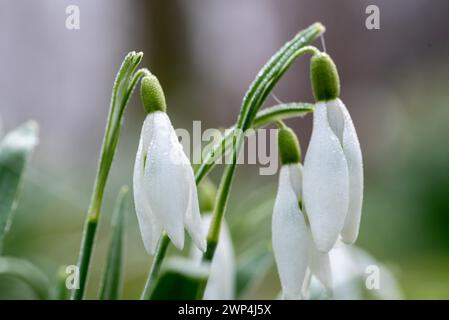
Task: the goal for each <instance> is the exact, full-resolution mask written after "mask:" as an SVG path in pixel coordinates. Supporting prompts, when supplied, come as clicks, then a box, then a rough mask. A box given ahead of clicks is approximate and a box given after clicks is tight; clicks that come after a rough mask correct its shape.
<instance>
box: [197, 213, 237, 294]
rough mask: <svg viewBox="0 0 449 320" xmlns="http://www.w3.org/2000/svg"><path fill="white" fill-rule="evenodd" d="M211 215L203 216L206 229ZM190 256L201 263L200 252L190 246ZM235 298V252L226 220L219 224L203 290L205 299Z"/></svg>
mask: <svg viewBox="0 0 449 320" xmlns="http://www.w3.org/2000/svg"><path fill="white" fill-rule="evenodd" d="M211 218H212V215H211V214H208V215H205V216H204V217H203V221H202V225H203V228H204V229H208V228H209V226H210V223H211V220H212V219H211ZM191 255H192V257H193V259H194V260H196V261H197V262H199V263H201V259H202V254H201V252H200V250H198V248H197V247H192V253H191ZM234 298H235V254H234V247H233V245H232V239H231V235H230V232H229V228H228V225H227V223H226V221H224V220H223V224H222V226H221V231H220V237H219V242H218V245H217V249H216V250H215V255H214V258H213V260H212V264H211V268H210V276H209V279H208V281H207V286H206V289H205V291H204V296H203V299H205V300H231V299H234Z"/></svg>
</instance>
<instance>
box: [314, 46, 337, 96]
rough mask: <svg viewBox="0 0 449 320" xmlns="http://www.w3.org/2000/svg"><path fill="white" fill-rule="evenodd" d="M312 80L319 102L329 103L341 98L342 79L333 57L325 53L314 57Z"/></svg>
mask: <svg viewBox="0 0 449 320" xmlns="http://www.w3.org/2000/svg"><path fill="white" fill-rule="evenodd" d="M310 80H311V82H312V90H313V96H314V97H315V100H316V101H317V102H318V101H329V100H333V99H336V98H338V97H339V96H340V78H339V76H338V71H337V67H336V66H335V63H334V61H332V59H331V57H330V56H329V55H328V54H327V53H324V52H320V53H317V54H315V55H313V57H312V59H311V61H310Z"/></svg>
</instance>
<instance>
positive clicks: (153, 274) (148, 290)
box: [140, 232, 170, 300]
mask: <svg viewBox="0 0 449 320" xmlns="http://www.w3.org/2000/svg"><path fill="white" fill-rule="evenodd" d="M169 244H170V238H169V237H168V236H167V233H165V232H164V233H163V234H162V237H161V239H160V240H159V244H158V247H157V249H156V255H155V256H154V258H153V262H152V263H151V269H150V273H149V275H148V279H147V282H146V284H145V288H144V289H143V293H142V297H141V298H140V299H141V300H149V299H150V298H151V294H152V293H153V290H154V286H155V285H156V279H157V277H158V275H159V270H160V269H161V265H162V261H163V260H164V258H165V254H166V252H167V249H168V245H169Z"/></svg>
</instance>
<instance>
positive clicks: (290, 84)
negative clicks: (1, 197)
mask: <svg viewBox="0 0 449 320" xmlns="http://www.w3.org/2000/svg"><path fill="white" fill-rule="evenodd" d="M69 4H76V5H78V6H79V8H80V14H81V15H80V19H81V28H80V30H76V31H70V30H67V29H66V28H65V25H64V22H65V18H66V15H65V8H66V6H67V5H69ZM369 4H376V5H378V6H379V8H380V30H367V29H366V28H365V19H366V17H367V14H365V8H366V7H367V5H369ZM448 12H449V3H448V2H447V1H444V0H435V1H432V2H431V3H429V2H428V1H424V0H419V1H413V2H411V1H406V0H398V1H378V0H373V1H349V0H344V1H338V2H337V1H332V2H331V1H321V0H320V1H312V0H305V1H293V0H287V1H282V3H281V2H279V1H275V0H261V1H260V0H250V1H244V2H242V1H237V0H232V1H224V0H221V1H204V0H203V1H201V0H194V1H181V0H174V1H154V0H153V1H127V2H125V1H118V0H114V1H106V0H102V1H100V0H97V1H94V2H91V1H77V0H74V1H58V2H54V1H50V0H43V1H20V2H18V1H12V0H6V1H2V2H1V3H0V40H1V41H0V70H2V72H1V73H0V97H1V99H0V116H1V117H2V118H3V123H4V129H5V131H6V130H10V129H12V128H14V127H15V126H17V125H18V124H19V123H21V122H23V121H25V120H28V119H35V120H37V121H38V122H39V124H40V125H41V135H40V145H39V146H38V148H37V149H36V152H35V153H34V155H33V158H32V161H31V164H30V167H29V168H28V171H27V173H26V178H25V183H24V188H23V192H22V194H21V197H20V203H19V206H18V209H17V212H16V217H15V220H14V223H13V225H12V229H11V231H10V233H9V235H8V236H7V239H6V243H5V247H4V254H5V255H12V256H16V257H21V258H25V259H29V260H30V261H32V262H33V263H35V264H36V265H37V266H39V267H41V268H42V269H43V270H45V272H46V273H47V274H48V276H49V277H50V278H54V277H56V272H57V269H58V267H59V266H60V265H62V264H75V263H76V259H77V253H78V249H79V244H80V240H81V230H82V226H83V221H84V218H85V213H86V209H87V205H88V202H89V197H90V191H91V188H92V184H93V180H94V175H95V171H96V166H97V160H98V156H99V149H100V145H101V140H102V135H103V130H104V126H105V123H106V115H107V112H108V107H109V98H110V92H111V88H112V82H113V79H114V76H115V73H116V71H117V69H118V67H119V65H120V63H121V61H122V59H123V57H124V56H125V54H126V53H127V52H128V51H131V50H142V51H144V53H145V57H144V60H143V65H144V66H147V67H148V68H149V69H150V70H151V71H152V72H154V73H155V74H156V75H157V76H158V77H159V79H160V81H161V83H162V86H163V87H164V90H165V93H166V96H167V101H168V108H169V109H168V110H169V111H168V112H169V114H170V117H171V118H172V122H173V124H174V126H175V127H178V128H181V127H182V128H186V129H187V130H189V131H191V128H192V121H193V120H201V121H202V128H203V129H205V128H210V127H225V126H229V125H231V124H232V123H233V122H234V121H235V119H236V117H237V114H238V111H239V108H240V102H241V99H242V97H243V94H244V93H245V91H246V89H247V88H248V86H249V84H250V82H251V81H252V79H253V78H254V77H255V75H256V73H257V71H258V70H259V69H260V68H261V67H262V66H263V64H264V63H265V61H266V60H267V59H268V58H269V57H270V56H271V55H272V54H273V53H274V52H275V51H276V50H277V49H278V48H279V47H280V46H281V45H282V44H283V43H284V42H285V41H287V40H288V39H290V38H291V37H292V36H293V35H294V34H295V33H296V32H297V31H298V30H300V29H302V28H304V27H306V26H308V25H309V24H311V23H312V22H314V21H321V22H322V23H323V24H324V25H325V26H326V28H327V32H326V34H325V41H326V47H327V51H328V53H329V54H331V55H332V57H333V58H334V60H335V62H336V64H337V66H338V68H339V71H340V77H341V81H342V99H343V101H345V103H346V105H347V107H348V108H349V110H350V112H351V115H352V117H353V121H354V123H355V126H356V129H357V131H358V134H359V139H360V142H361V146H362V151H363V155H364V165H365V190H366V191H365V201H364V209H363V217H362V224H361V231H360V237H359V240H358V243H357V244H358V245H359V246H360V247H362V248H364V249H366V250H367V251H369V252H370V253H371V254H372V255H373V256H375V257H376V258H378V259H379V260H380V261H382V262H383V263H385V264H386V265H388V266H389V267H390V268H391V270H393V272H394V274H395V275H396V276H397V279H398V281H399V283H400V285H401V287H402V289H403V293H404V297H405V298H409V299H411V298H418V299H421V298H422V299H428V298H446V299H447V298H449V272H448V270H449V197H448V196H447V192H448V190H449V148H448V143H447V137H448V136H449V126H448V120H449V90H448V89H449V88H448V83H449V81H448V80H449V77H448V76H449V61H448V57H449V43H448V41H447V30H449V20H448V19H447V13H448ZM316 45H317V46H318V47H321V44H320V43H319V42H317V43H316ZM274 92H275V94H276V96H277V97H279V98H280V99H281V100H282V101H285V102H289V101H313V99H312V95H311V90H310V85H309V80H308V58H301V59H300V61H298V62H297V63H295V65H294V66H293V67H292V68H291V70H290V71H289V72H288V73H287V75H286V76H285V78H284V79H283V80H282V81H281V82H280V84H279V85H278V86H277V87H276V88H275V90H274ZM272 104H275V101H274V100H272V99H269V101H267V106H269V105H272ZM143 118H144V113H143V110H142V108H141V106H140V105H139V101H138V99H136V97H134V98H133V100H132V103H131V105H130V106H129V107H128V110H127V115H126V121H125V123H124V128H123V131H122V138H121V142H120V145H119V149H118V152H117V155H116V158H115V162H114V164H113V167H112V172H111V176H110V179H109V181H108V186H107V189H106V192H107V194H106V197H105V202H104V206H103V216H102V223H101V226H100V230H99V241H98V246H97V248H96V250H95V255H94V259H93V271H94V272H93V276H92V277H91V279H90V280H91V281H90V285H89V290H88V296H89V297H91V298H94V297H96V294H97V285H98V281H99V278H100V275H101V270H102V268H103V265H104V261H105V253H106V252H105V249H106V246H107V244H108V241H107V240H108V231H109V221H110V218H111V212H112V208H113V203H114V198H115V196H116V194H117V192H118V190H119V188H120V186H121V185H122V184H131V177H132V168H133V165H134V157H135V152H136V148H137V143H138V136H139V134H140V127H141V124H142V121H143ZM311 120H312V117H311V116H308V117H306V118H304V119H294V120H290V121H288V124H289V125H290V126H292V127H293V128H294V129H295V131H296V132H297V133H298V135H299V137H300V139H301V144H302V149H303V150H304V151H305V150H306V148H307V141H308V139H309V137H310V132H311ZM221 170H222V168H220V167H218V168H217V169H216V170H215V171H214V172H213V174H212V175H211V177H212V179H213V180H214V181H215V182H218V181H219V177H220V175H219V174H220V172H221ZM276 185H277V176H276V175H274V176H260V175H259V174H258V166H257V165H245V166H243V165H241V166H239V168H238V170H237V178H236V179H235V182H234V189H233V192H232V194H231V199H230V205H229V209H228V213H229V215H228V221H229V223H230V225H231V233H232V235H233V240H234V245H235V246H236V252H237V255H238V256H239V257H242V256H244V254H245V252H246V251H247V250H248V248H249V247H251V246H253V245H260V246H264V245H268V243H269V238H270V219H271V210H272V206H273V202H274V196H275V191H276ZM131 207H132V206H131ZM128 221H129V226H128V236H127V245H126V246H127V254H126V282H125V297H126V298H130V299H132V298H137V297H138V296H139V293H140V291H141V290H142V288H143V285H144V280H145V278H146V275H147V272H148V270H149V265H150V262H151V258H150V257H149V256H148V255H147V254H146V252H145V250H144V248H143V244H142V241H141V239H140V235H139V234H138V229H137V221H136V217H135V214H134V212H133V210H131V212H130V213H129V219H128ZM3 288H5V287H3ZM24 290H26V289H25V288H18V289H17V292H12V291H8V292H6V291H5V289H3V290H2V287H1V286H0V296H2V297H4V296H7V297H14V295H17V296H21V297H23V296H24V295H27V296H29V297H32V295H31V293H26V292H24ZM278 291H279V281H278V280H277V275H276V273H275V269H274V267H273V266H271V267H270V269H269V270H268V273H267V275H266V277H265V278H264V279H263V281H261V282H260V283H259V284H257V286H256V287H255V288H254V290H252V291H251V292H250V293H249V294H248V297H251V298H274V297H276V295H277V294H278Z"/></svg>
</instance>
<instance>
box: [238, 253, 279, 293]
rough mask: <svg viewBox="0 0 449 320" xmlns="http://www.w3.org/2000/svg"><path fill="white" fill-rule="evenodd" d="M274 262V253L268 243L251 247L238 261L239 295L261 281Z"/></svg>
mask: <svg viewBox="0 0 449 320" xmlns="http://www.w3.org/2000/svg"><path fill="white" fill-rule="evenodd" d="M272 264H273V255H272V252H270V251H269V250H268V248H267V246H266V245H260V246H256V247H253V248H251V249H250V250H249V251H247V252H246V253H245V254H244V255H243V256H241V257H240V258H239V260H238V261H237V289H236V291H237V292H236V294H237V297H239V298H241V297H242V296H244V295H245V293H247V292H249V291H250V290H251V289H252V288H254V287H255V286H256V284H257V283H260V282H261V281H262V280H263V279H264V278H265V276H266V274H267V272H268V270H269V268H270V267H271V265H272Z"/></svg>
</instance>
